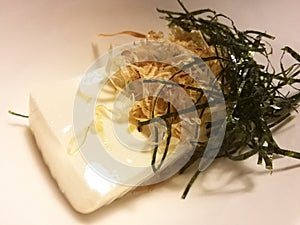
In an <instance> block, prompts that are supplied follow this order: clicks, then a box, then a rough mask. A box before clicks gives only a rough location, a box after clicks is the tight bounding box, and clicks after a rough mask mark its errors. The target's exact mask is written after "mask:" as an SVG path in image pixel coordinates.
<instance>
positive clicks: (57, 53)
mask: <svg viewBox="0 0 300 225" xmlns="http://www.w3.org/2000/svg"><path fill="white" fill-rule="evenodd" d="M186 5H187V7H188V8H190V9H197V8H212V9H216V10H217V11H219V12H224V13H225V14H227V15H228V16H230V17H232V18H233V19H234V20H235V21H236V24H237V26H238V27H240V28H245V29H246V28H251V29H259V30H263V31H264V30H267V31H268V32H269V33H271V34H273V35H275V36H276V37H277V40H276V41H274V42H272V43H273V46H274V48H275V49H277V51H275V57H274V58H275V59H278V58H279V56H280V51H279V50H278V49H280V48H281V47H282V46H283V45H290V46H291V47H293V48H294V49H296V50H297V51H300V43H299V40H300V26H299V24H298V22H299V19H300V17H299V12H298V11H299V3H298V1H296V0H289V1H277V2H274V1H271V0H267V1H258V0H255V1H251V2H249V1H239V2H236V1H233V0H232V1H226V2H225V1H224V2H220V1H217V0H213V1H212V0H210V1H208V0H207V1H201V2H192V1H186ZM155 7H161V8H171V9H178V6H177V4H176V3H175V2H173V1H165V2H162V1H158V0H157V1H140V2H137V1H133V0H126V1H122V2H120V1H114V0H113V1H106V2H99V1H90V2H89V3H86V2H85V1H76V2H74V1H70V2H69V1H64V2H55V1H54V2H46V1H45V2H43V1H42V2H39V3H37V2H34V1H27V2H26V5H24V6H22V7H21V6H20V3H19V2H18V1H10V2H6V3H3V4H2V6H1V9H0V10H1V13H0V15H1V16H0V23H1V25H2V26H1V27H3V28H4V29H1V31H0V32H1V41H0V49H1V53H0V59H1V62H2V63H1V67H0V77H1V82H0V87H1V88H0V94H1V95H0V96H1V97H0V105H1V109H2V110H1V112H0V116H1V118H5V121H3V120H2V121H3V122H2V123H1V124H0V134H1V148H0V149H1V150H0V151H1V157H0V176H1V180H0V186H1V192H0V198H1V203H0V211H1V217H0V220H1V223H3V224H21V223H22V224H41V223H42V224H62V223H63V224H118V223H124V221H126V223H130V224H132V225H133V224H183V223H189V224H200V223H203V224H208V225H209V224H230V225H232V224H237V225H240V224H243V225H244V224H249V225H250V224H251V225H252V224H273V225H282V224H289V225H295V224H300V215H299V208H300V201H299V199H300V192H299V190H300V182H299V180H298V179H297V177H299V176H300V167H299V163H300V162H298V161H297V160H292V159H287V158H282V159H277V160H275V162H274V163H275V170H274V172H273V174H272V175H270V174H269V173H268V172H266V171H265V170H264V169H263V167H260V166H257V165H256V158H252V159H250V160H247V161H246V162H241V163H237V162H231V161H228V160H219V161H217V162H216V164H215V165H214V166H213V167H211V168H210V170H208V171H206V173H205V174H203V175H200V176H199V178H198V179H197V181H196V183H195V185H194V186H193V188H192V189H191V192H190V193H189V195H188V197H187V199H186V200H181V199H180V195H181V193H182V191H183V189H184V187H185V184H186V182H187V181H188V179H189V176H178V177H175V178H174V179H172V180H169V181H167V182H164V183H162V184H159V185H156V186H153V187H149V188H146V189H139V190H136V191H134V192H132V193H130V194H128V195H127V196H125V197H124V198H122V199H120V200H118V201H116V202H114V203H113V204H111V205H109V206H106V207H104V208H102V209H101V210H99V211H97V212H95V213H93V214H91V215H87V216H83V215H80V214H78V213H75V212H74V211H73V210H72V209H71V207H70V206H69V205H68V204H67V202H66V200H65V199H64V198H63V197H62V195H61V193H60V192H59V191H58V189H57V187H56V185H55V183H54V181H53V180H52V179H51V178H50V176H49V172H48V170H47V168H46V167H45V165H44V163H43V161H42V158H41V156H40V154H39V151H38V149H37V148H36V146H35V144H34V142H33V137H32V135H31V133H30V131H29V129H28V127H27V122H26V120H23V119H21V118H15V117H11V116H10V115H7V113H6V110H8V109H11V108H12V109H15V110H16V111H20V112H24V113H26V112H27V109H28V108H27V99H28V95H29V91H30V90H31V89H32V88H33V87H34V86H36V85H40V84H45V83H48V82H51V83H52V82H55V81H58V80H63V79H65V78H69V77H72V76H76V75H77V74H81V73H82V72H84V70H85V68H87V67H88V65H89V64H90V63H91V62H92V61H93V52H92V49H91V47H90V45H91V41H93V42H94V43H95V44H96V45H98V46H99V51H100V52H103V51H104V50H106V49H107V48H108V47H109V44H110V43H111V42H112V43H114V44H120V43H125V42H127V41H128V40H132V39H131V38H129V37H117V38H114V39H96V38H94V35H95V34H97V33H113V32H116V31H120V30H126V29H134V30H137V31H142V32H145V31H147V30H150V29H156V28H158V29H163V28H164V27H165V22H164V21H161V20H159V19H158V14H157V13H156V12H155V10H154V9H155ZM91 39H92V40H91ZM276 62H278V61H276ZM299 122H300V121H299V116H298V117H297V118H296V119H295V120H294V121H293V122H292V123H290V124H288V125H287V126H285V127H283V128H282V130H281V131H280V132H278V133H277V134H276V139H277V141H278V143H279V144H280V145H281V146H283V147H285V148H290V149H295V150H300V146H299V143H298V135H299V133H300V126H299Z"/></svg>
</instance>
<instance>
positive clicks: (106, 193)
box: [29, 78, 133, 213]
mask: <svg viewBox="0 0 300 225" xmlns="http://www.w3.org/2000/svg"><path fill="white" fill-rule="evenodd" d="M79 81H80V79H79V78H77V79H72V80H67V81H64V82H61V83H58V84H55V85H51V86H48V87H41V88H38V89H37V90H35V91H34V92H32V94H31V96H30V114H29V121H30V128H31V130H32V132H33V134H34V137H35V139H36V143H37V145H38V147H39V149H40V151H41V153H42V156H43V158H44V161H45V163H46V164H47V166H48V167H49V170H50V172H51V175H52V176H53V178H54V179H55V180H56V182H57V185H58V187H59V189H60V190H61V192H62V193H63V194H64V195H65V197H66V198H67V200H68V201H69V202H70V204H71V205H72V207H73V208H74V209H75V210H76V211H78V212H80V213H90V212H92V211H94V210H96V209H98V208H100V207H101V206H103V205H106V204H109V203H111V202H112V201H113V200H115V199H117V198H119V197H121V196H122V195H124V194H126V193H127V192H128V191H130V190H131V189H132V188H133V187H130V186H123V185H118V184H114V183H111V182H109V181H107V180H106V179H104V178H102V177H100V176H99V175H98V174H96V173H95V172H94V170H92V169H91V168H90V166H89V165H88V164H87V162H86V161H85V160H84V159H83V157H82V155H81V154H80V152H77V153H75V154H69V153H68V152H67V146H68V144H69V142H70V140H71V138H72V137H74V132H73V128H72V120H73V117H72V115H73V103H74V98H75V96H76V91H77V88H78V83H79Z"/></svg>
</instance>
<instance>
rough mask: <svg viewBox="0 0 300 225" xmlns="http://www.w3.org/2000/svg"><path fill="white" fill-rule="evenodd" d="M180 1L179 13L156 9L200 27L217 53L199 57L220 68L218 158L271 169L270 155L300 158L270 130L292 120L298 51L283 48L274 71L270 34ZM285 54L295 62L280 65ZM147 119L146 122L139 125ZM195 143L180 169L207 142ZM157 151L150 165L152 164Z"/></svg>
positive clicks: (299, 95) (173, 20) (297, 94)
mask: <svg viewBox="0 0 300 225" xmlns="http://www.w3.org/2000/svg"><path fill="white" fill-rule="evenodd" d="M178 3H179V4H180V6H181V7H182V9H183V12H173V11H169V10H162V9H157V11H158V12H159V13H160V14H161V15H162V17H161V18H162V19H164V20H166V21H168V22H169V27H171V28H172V27H180V28H182V29H183V30H184V31H186V32H191V31H200V32H201V33H202V35H203V38H204V40H205V41H206V42H207V44H208V45H209V46H210V47H212V48H213V49H215V52H216V56H213V57H208V58H203V60H204V61H206V62H209V61H210V60H216V59H217V60H218V61H219V62H220V64H221V67H222V70H221V71H220V72H219V73H218V74H215V75H216V77H217V79H218V81H219V83H220V85H221V88H222V90H223V94H224V98H225V102H226V107H227V109H226V113H227V117H226V132H225V138H224V141H223V143H222V146H221V149H220V151H219V154H218V157H227V158H229V159H231V160H234V161H240V160H245V159H247V158H250V157H252V156H254V155H257V157H258V164H262V163H263V162H264V164H265V167H266V168H267V169H269V170H272V168H273V161H272V159H273V156H274V155H282V156H288V157H292V158H296V159H300V153H298V152H295V151H292V150H286V149H282V148H281V147H280V146H279V145H278V144H277V143H276V141H275V140H274V138H273V135H272V131H271V128H273V127H276V126H278V125H279V124H281V123H282V122H284V121H286V120H287V119H288V118H290V117H291V112H292V111H296V108H297V107H298V102H299V101H300V91H299V89H298V88H297V84H298V83H299V82H300V79H299V74H300V55H299V54H298V53H297V52H296V51H295V50H293V49H292V48H291V47H288V46H285V47H283V48H282V57H281V60H280V70H279V71H276V70H275V69H274V66H273V65H272V63H271V62H270V59H269V56H270V55H271V54H272V52H273V50H272V46H271V45H270V44H269V43H268V42H267V40H273V39H274V37H273V36H272V35H269V34H267V33H266V32H260V31H256V30H246V31H240V30H238V28H237V27H236V26H235V24H234V22H233V21H232V20H231V19H230V18H229V17H228V16H226V15H223V14H219V13H217V12H215V11H213V10H211V9H200V10H195V11H189V10H187V8H186V7H185V6H184V5H183V3H182V2H181V1H180V0H178ZM255 55H261V56H263V58H264V59H265V64H264V65H262V64H260V63H258V61H257V60H256V59H255V57H254V56H255ZM287 56H288V57H291V58H292V59H293V60H294V63H293V64H292V65H289V66H285V65H284V62H283V60H284V58H285V57H287ZM288 87H289V89H292V90H293V91H292V93H291V92H288V93H286V92H285V88H288ZM189 88H193V87H189ZM224 90H226V91H224ZM196 107H197V109H199V108H201V107H203V108H205V107H208V105H207V104H206V103H204V104H196ZM185 111H186V112H188V111H189V109H186V110H185ZM180 113H185V112H172V113H167V114H166V115H163V116H161V119H165V118H170V117H173V116H176V115H177V114H180ZM152 121H153V120H152ZM149 122H150V120H149V121H144V122H142V123H140V124H139V125H140V126H143V125H146V124H148V123H149ZM210 138H212V137H210ZM196 145H197V148H196V150H195V152H194V155H193V156H192V157H191V159H190V161H189V162H188V163H187V164H186V166H185V167H183V168H182V170H181V172H184V170H185V169H186V168H188V167H189V166H190V165H192V164H193V162H195V161H196V160H198V159H200V158H201V156H202V154H203V151H204V149H205V146H206V143H201V142H199V143H196ZM155 154H156V152H154V154H153V159H154V161H152V163H153V162H155ZM199 173H200V171H199V170H197V171H195V174H194V175H193V177H192V179H191V180H190V182H189V183H188V185H187V187H186V189H185V191H184V193H183V195H182V198H185V197H186V196H187V194H188V191H189V189H190V187H191V186H192V184H193V182H194V181H195V179H196V178H197V176H198V175H199Z"/></svg>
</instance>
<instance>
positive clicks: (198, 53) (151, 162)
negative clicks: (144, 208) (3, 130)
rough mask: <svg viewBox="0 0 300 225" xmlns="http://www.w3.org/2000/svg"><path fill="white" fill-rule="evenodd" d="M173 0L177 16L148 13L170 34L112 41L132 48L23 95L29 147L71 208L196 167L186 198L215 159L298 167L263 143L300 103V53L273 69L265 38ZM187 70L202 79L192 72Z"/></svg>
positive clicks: (92, 206) (286, 50)
mask: <svg viewBox="0 0 300 225" xmlns="http://www.w3.org/2000/svg"><path fill="white" fill-rule="evenodd" d="M178 3H179V4H180V6H181V7H182V12H173V11H169V10H162V9H158V10H157V11H158V12H159V14H160V16H161V17H162V18H163V19H164V20H166V21H167V22H168V23H169V24H168V26H169V33H168V34H164V33H162V32H160V31H150V32H149V33H147V34H141V33H139V32H134V31H123V32H119V33H116V34H113V35H121V34H127V35H131V36H133V39H134V42H133V43H131V44H129V45H125V46H123V47H118V48H116V49H111V50H110V51H109V52H108V53H107V54H106V55H104V56H102V57H101V58H100V59H99V60H97V61H96V62H95V64H94V65H93V66H92V67H91V68H89V69H88V71H87V72H86V73H85V74H84V75H83V76H81V77H78V78H74V79H72V80H67V81H64V82H61V83H59V84H53V85H52V86H48V87H42V88H40V89H38V90H34V91H33V92H32V94H31V96H30V112H29V121H30V128H31V130H32V132H33V134H34V137H35V139H36V142H37V145H38V147H39V149H40V151H41V153H42V155H43V158H44V161H45V163H46V164H47V165H48V167H49V170H50V172H51V175H52V176H53V178H54V179H55V180H56V182H57V184H58V186H59V188H60V190H61V191H62V193H63V194H64V195H65V197H66V198H67V199H68V201H69V202H70V203H71V205H72V206H73V208H74V209H75V210H77V211H78V212H81V213H90V212H92V211H95V210H96V209H98V208H100V207H101V206H103V205H106V204H109V203H111V202H112V201H113V200H115V199H117V198H120V197H121V196H123V195H124V194H126V193H127V192H129V191H130V190H132V189H134V188H136V187H137V186H141V185H148V184H152V183H157V182H159V181H162V180H165V179H168V178H169V177H171V176H173V175H174V174H175V173H178V172H179V173H184V171H185V170H186V169H187V168H189V167H190V166H191V165H193V164H194V163H198V164H199V167H198V169H197V170H196V171H195V172H194V175H193V176H192V177H191V178H190V182H189V183H187V184H186V189H185V190H184V192H183V193H182V198H185V197H186V196H187V194H188V192H189V190H190V188H191V187H192V186H193V183H194V181H195V179H196V178H197V176H198V175H199V174H200V173H201V172H204V171H205V169H206V168H207V167H208V166H209V165H210V164H211V163H212V161H213V160H214V159H215V158H218V157H227V158H229V159H231V160H234V161H237V160H245V159H247V158H249V157H257V163H258V164H263V165H264V166H265V168H266V169H267V170H270V171H272V169H273V158H274V157H276V156H278V155H280V156H286V157H292V158H296V159H300V153H298V152H297V151H294V150H289V149H283V148H281V147H280V146H279V145H278V144H277V143H276V141H275V140H274V138H273V135H272V129H273V128H275V127H277V126H278V125H280V124H282V123H285V122H288V121H290V118H292V116H293V115H292V114H293V111H295V110H296V108H297V106H298V102H299V100H300V92H299V86H298V87H297V85H298V83H299V81H300V79H299V78H298V76H299V74H300V55H299V54H298V53H297V52H296V51H295V50H293V49H292V48H291V47H288V46H284V47H283V48H282V58H281V61H280V65H279V68H280V69H279V70H278V71H277V70H275V69H274V66H273V65H272V63H271V61H270V60H269V56H270V55H271V54H272V47H271V44H270V43H269V42H271V41H272V39H274V37H273V36H271V35H269V34H267V33H266V32H260V31H256V30H245V31H240V30H239V29H238V28H237V27H236V26H235V24H234V22H233V21H232V20H231V19H230V18H229V17H227V16H225V15H223V14H219V13H217V12H215V11H213V10H210V9H199V10H195V11H189V10H188V9H186V8H185V6H184V5H183V4H182V2H180V1H179V0H178ZM113 35H106V34H100V35H99V36H101V37H102V38H103V36H113ZM155 46H156V47H155ZM157 46H159V47H157ZM116 52H118V54H116V55H115V53H116ZM120 56H121V58H120ZM286 57H289V58H290V61H293V62H292V63H291V64H290V65H286V63H285V58H286ZM170 58H171V59H172V60H171V61H170V60H169V59H170ZM195 68H196V69H195ZM196 70H197V71H200V73H201V74H202V77H201V76H200V78H199V77H197V76H193V75H192V74H193V73H196V72H195V71H196ZM203 74H204V75H203ZM198 78H199V79H198ZM146 87H147V88H146ZM99 90H100V91H99ZM146 92H147V93H146ZM141 93H142V95H140V94H141ZM131 137H134V140H133V139H131ZM91 149H92V150H91ZM108 155H109V156H108ZM109 157H111V158H109ZM120 164H121V165H122V166H120V167H118V168H116V166H115V165H120ZM274 164H275V163H274ZM275 166H276V164H275ZM139 168H142V169H141V170H139ZM170 168H171V169H170ZM102 175H103V176H102ZM124 177H125V178H124ZM184 187H185V186H183V188H184ZM191 197H192V196H191Z"/></svg>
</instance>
